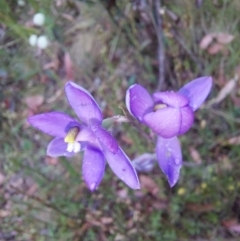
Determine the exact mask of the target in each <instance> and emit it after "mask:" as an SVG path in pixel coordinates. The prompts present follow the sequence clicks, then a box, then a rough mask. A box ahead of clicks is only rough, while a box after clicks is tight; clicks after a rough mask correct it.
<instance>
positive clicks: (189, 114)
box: [178, 106, 194, 135]
mask: <svg viewBox="0 0 240 241" xmlns="http://www.w3.org/2000/svg"><path fill="white" fill-rule="evenodd" d="M193 121H194V112H193V110H192V108H191V107H189V106H186V107H183V108H181V125H180V130H179V132H178V135H182V134H184V133H186V132H187V131H188V130H189V129H190V128H191V126H192V124H193Z"/></svg>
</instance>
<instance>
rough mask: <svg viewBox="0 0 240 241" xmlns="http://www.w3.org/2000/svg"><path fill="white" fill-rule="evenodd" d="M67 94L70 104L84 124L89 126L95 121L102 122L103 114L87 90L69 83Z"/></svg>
mask: <svg viewBox="0 0 240 241" xmlns="http://www.w3.org/2000/svg"><path fill="white" fill-rule="evenodd" d="M65 92H66V95H67V98H68V102H69V104H70V105H71V107H72V108H73V110H74V111H75V113H76V114H77V116H78V117H79V119H80V120H81V121H82V122H83V123H85V124H89V122H90V121H93V120H95V121H96V122H97V123H101V122H102V112H101V110H100V108H99V106H98V104H97V102H96V101H95V100H94V98H93V97H92V95H91V94H90V93H89V92H88V91H87V90H85V89H84V88H82V87H81V86H79V85H77V84H75V83H73V82H67V83H66V85H65Z"/></svg>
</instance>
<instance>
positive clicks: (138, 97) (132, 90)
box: [126, 84, 154, 121]
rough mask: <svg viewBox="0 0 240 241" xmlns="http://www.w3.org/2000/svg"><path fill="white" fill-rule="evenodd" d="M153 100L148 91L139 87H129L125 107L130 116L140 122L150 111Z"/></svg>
mask: <svg viewBox="0 0 240 241" xmlns="http://www.w3.org/2000/svg"><path fill="white" fill-rule="evenodd" d="M153 105H154V103H153V100H152V97H151V96H150V94H149V93H148V91H147V90H146V89H145V88H143V87H142V86H141V85H138V84H135V85H132V86H131V87H129V89H128V90H127V93H126V106H127V109H128V111H129V112H130V114H131V115H133V116H135V117H136V118H137V119H138V120H139V121H142V119H143V116H144V115H145V114H146V113H148V112H150V111H152V109H153Z"/></svg>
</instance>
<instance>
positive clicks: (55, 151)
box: [47, 137, 76, 157]
mask: <svg viewBox="0 0 240 241" xmlns="http://www.w3.org/2000/svg"><path fill="white" fill-rule="evenodd" d="M75 154H76V153H74V152H68V151H67V143H65V142H64V140H63V138H61V137H56V138H54V139H53V140H52V141H51V142H50V143H49V144H48V147H47V155H48V156H51V157H58V156H73V155H75Z"/></svg>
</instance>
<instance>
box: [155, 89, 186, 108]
mask: <svg viewBox="0 0 240 241" xmlns="http://www.w3.org/2000/svg"><path fill="white" fill-rule="evenodd" d="M153 99H154V101H155V102H159V101H160V102H162V103H164V104H167V105H169V106H172V107H183V106H186V105H187V104H188V99H187V98H186V97H184V96H183V95H180V94H178V93H175V92H173V91H171V92H168V91H166V92H158V93H155V94H153Z"/></svg>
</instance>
